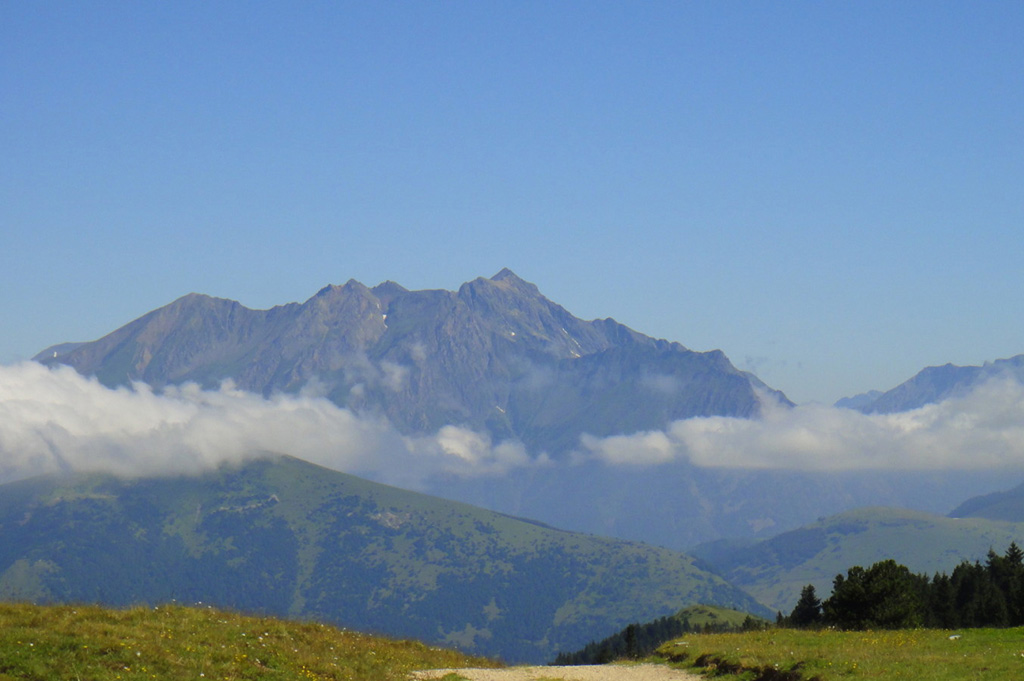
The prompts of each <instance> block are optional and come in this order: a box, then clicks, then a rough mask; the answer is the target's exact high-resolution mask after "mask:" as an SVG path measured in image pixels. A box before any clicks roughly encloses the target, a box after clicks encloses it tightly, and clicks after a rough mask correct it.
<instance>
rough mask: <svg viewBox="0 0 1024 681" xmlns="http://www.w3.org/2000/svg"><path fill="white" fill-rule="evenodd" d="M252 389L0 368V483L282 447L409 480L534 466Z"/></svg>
mask: <svg viewBox="0 0 1024 681" xmlns="http://www.w3.org/2000/svg"><path fill="white" fill-rule="evenodd" d="M322 393H323V390H322V387H319V386H317V385H315V384H313V385H311V386H310V387H309V389H308V390H306V391H303V392H302V393H300V394H298V395H275V396H272V397H270V398H264V397H262V396H260V395H257V394H254V393H251V392H247V391H243V390H238V389H237V388H235V387H234V385H233V384H231V383H230V382H226V383H224V384H223V385H222V386H221V387H220V389H219V390H202V389H200V388H199V387H198V386H196V385H195V384H186V385H183V386H178V387H169V388H166V389H165V390H163V391H161V392H159V393H156V392H154V391H153V390H152V389H150V388H149V387H148V386H146V385H145V384H141V383H137V384H134V385H132V386H131V387H130V388H125V387H122V388H116V389H111V388H107V387H105V386H103V385H102V384H100V383H99V382H98V381H96V380H95V379H87V378H84V377H82V376H81V375H79V374H78V373H77V372H75V371H74V370H73V369H71V368H69V367H57V368H53V369H48V368H46V367H44V366H42V365H40V364H37V363H34V362H23V363H20V364H16V365H11V366H0V480H10V479H15V478H22V477H27V476H29V475H34V474H38V473H44V472H51V471H57V470H74V471H105V472H112V473H115V474H119V475H124V476H146V475H166V474H192V473H198V472H201V471H203V470H208V469H210V468H213V467H216V466H218V465H220V464H222V463H237V462H241V461H244V460H246V459H249V458H253V457H259V456H267V455H270V454H274V453H285V454H289V455H292V456H296V457H298V458H301V459H305V460H307V461H311V462H313V463H318V464H321V465H324V466H328V467H331V468H334V469H337V470H343V471H347V472H352V473H356V474H360V475H366V476H368V477H373V478H375V479H380V480H383V481H386V482H391V483H393V484H402V485H405V486H408V487H420V486H423V485H424V484H425V482H426V481H427V480H428V479H429V478H430V477H431V476H437V475H439V474H440V475H455V476H476V475H499V474H502V473H504V472H506V471H507V470H508V469H509V468H511V467H519V466H529V465H534V463H535V461H534V460H531V459H530V457H529V456H527V454H526V452H525V450H524V449H523V448H522V446H521V445H517V444H514V443H497V444H494V443H492V442H491V440H490V439H489V438H488V437H487V436H486V435H481V434H478V433H474V432H472V431H469V430H467V429H464V428H457V427H454V426H448V427H446V428H443V429H441V431H439V432H438V433H436V434H434V435H431V436H426V435H425V436H418V437H409V436H405V435H402V434H401V433H399V432H398V431H396V430H395V429H394V428H393V427H392V426H391V425H390V424H389V423H388V422H387V421H385V420H383V419H379V418H371V417H364V416H360V415H357V414H355V413H353V412H352V411H350V410H347V409H343V408H340V407H338V406H337V405H335V404H333V403H332V402H330V401H328V400H327V399H325V398H323V397H322V396H321V395H322Z"/></svg>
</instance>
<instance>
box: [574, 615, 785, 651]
mask: <svg viewBox="0 0 1024 681" xmlns="http://www.w3.org/2000/svg"><path fill="white" fill-rule="evenodd" d="M765 626H768V622H767V621H766V620H763V619H758V618H754V617H751V616H750V614H748V613H745V612H740V611H738V610H730V609H729V608H719V607H715V606H713V605H691V606H688V607H686V608H683V609H682V610H680V611H679V612H677V613H676V614H674V615H670V616H668V617H660V618H658V619H656V620H654V621H652V622H644V623H643V624H639V623H637V624H630V625H629V626H628V627H626V628H625V629H623V630H622V631H620V632H618V633H616V634H613V635H611V636H609V637H607V638H605V639H603V640H601V641H595V642H591V643H589V644H587V645H586V646H584V647H583V648H581V649H580V650H577V651H576V652H572V653H561V654H559V655H558V657H557V658H555V664H558V665H580V664H605V663H608V662H612V661H615V660H622V659H637V658H639V657H645V656H647V655H650V654H651V653H653V652H654V651H655V650H656V649H657V648H658V646H660V645H662V644H663V643H665V642H666V641H668V640H670V639H672V638H675V637H676V636H681V635H683V634H685V633H688V632H694V631H740V630H742V629H745V628H761V627H765Z"/></svg>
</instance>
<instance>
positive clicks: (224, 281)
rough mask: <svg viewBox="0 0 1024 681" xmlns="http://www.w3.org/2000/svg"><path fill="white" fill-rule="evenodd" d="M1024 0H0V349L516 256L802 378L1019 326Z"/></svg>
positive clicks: (1022, 318) (432, 281)
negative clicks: (185, 303) (168, 311)
mask: <svg viewBox="0 0 1024 681" xmlns="http://www.w3.org/2000/svg"><path fill="white" fill-rule="evenodd" d="M1021 36H1024V3H1021V2H1019V1H1012V2H953V3H951V2H937V1H932V0H929V1H927V2H912V1H911V2H862V1H858V2H785V3H781V2H743V3H739V2H728V1H714V2H681V1H680V2H642V3H637V2H622V3H608V2H589V1H588V2H508V3H504V2H433V3H426V2H401V3H392V2H381V3H367V2H323V3H318V2H303V3H296V2H280V3H272V2H264V3H242V2H231V3H226V2H168V3H158V2H145V3H136V2H78V3H68V2H58V3H49V2H17V1H14V0H0V319H2V333H0V363H10V362H14V361H17V360H20V359H24V358H27V357H30V356H32V355H33V354H35V353H36V352H37V351H38V350H40V349H42V348H43V347H45V346H47V345H50V344H53V343H57V342H61V341H70V340H91V339H94V338H97V337H99V336H101V335H104V334H105V333H107V332H109V331H111V330H113V329H114V328H116V327H118V326H120V325H122V324H124V323H126V322H128V321H130V320H132V319H134V318H135V317H138V316H140V315H142V314H144V313H145V312H148V311H149V310H151V309H154V308H156V307H159V306H161V305H164V304H166V303H168V302H170V301H171V300H173V299H175V298H177V297H179V296H181V295H184V294H186V293H189V292H191V291H198V292H202V293H208V294H211V295H215V296H220V297H225V298H231V299H235V300H239V301H241V302H242V303H243V304H245V305H248V306H250V307H256V308H265V307H270V306H272V305H275V304H280V303H286V302H291V301H301V300H305V299H306V298H308V297H309V296H311V295H313V294H314V293H315V292H316V291H317V289H319V288H320V287H322V286H324V285H326V284H328V283H343V282H344V281H346V280H348V279H349V278H355V279H358V280H360V281H362V282H364V283H366V284H368V285H373V284H376V283H378V282H380V281H383V280H385V279H393V280H395V281H398V282H399V283H401V284H403V285H404V286H406V287H408V288H417V289H418V288H449V289H452V288H456V287H458V285H459V284H460V283H462V282H463V281H467V280H469V279H472V278H475V277H477V276H491V275H493V274H494V273H496V272H497V271H498V270H500V269H501V268H502V267H510V268H512V269H513V270H515V271H516V272H517V273H518V274H519V275H520V276H522V277H523V278H525V279H527V280H529V281H532V282H534V283H536V284H537V285H538V286H539V287H540V289H541V291H542V292H543V293H545V294H546V295H547V296H548V297H550V298H551V299H553V300H555V301H556V302H558V303H560V304H562V305H564V306H565V307H566V308H568V309H569V310H570V311H571V312H573V313H574V314H576V315H577V316H580V317H583V318H587V319H591V318H595V317H606V316H611V317H614V318H616V319H618V320H619V321H621V322H623V323H625V324H628V325H629V326H631V327H633V328H635V329H637V330H639V331H642V332H644V333H647V334H650V335H654V336H658V337H664V338H669V339H671V340H676V341H679V342H681V343H683V344H684V345H686V346H688V347H690V348H693V349H697V350H709V349H714V348H720V349H722V350H723V351H725V353H726V354H727V355H728V356H729V357H730V358H731V359H732V360H733V362H734V363H735V364H736V365H737V366H739V367H741V368H745V369H751V370H753V371H755V372H756V373H757V374H758V375H759V376H760V377H761V378H763V379H764V380H765V381H766V382H768V383H769V384H770V385H772V386H773V387H776V388H778V389H780V390H783V391H784V392H786V393H787V394H788V395H789V396H790V397H791V398H792V399H794V400H796V401H798V402H804V401H811V400H817V401H823V402H831V401H833V400H835V399H837V398H839V397H842V396H846V395H851V394H854V393H857V392H861V391H864V390H868V389H871V388H880V389H887V388H890V387H892V386H894V385H896V384H897V383H899V382H901V381H903V380H905V379H906V378H909V377H910V376H911V375H912V374H913V373H915V372H916V371H918V370H919V369H921V368H922V367H924V366H926V365H932V364H942V363H945V362H954V363H957V364H977V363H980V362H983V361H985V360H987V359H996V358H999V357H1007V356H1011V355H1015V354H1019V353H1024V267H1022V264H1024V257H1022V256H1024V245H1022V244H1024V240H1022V229H1021V228H1022V226H1024V40H1022V39H1021Z"/></svg>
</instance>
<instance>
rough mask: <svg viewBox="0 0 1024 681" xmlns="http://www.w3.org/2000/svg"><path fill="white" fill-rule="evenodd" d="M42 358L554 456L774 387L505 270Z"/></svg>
mask: <svg viewBox="0 0 1024 681" xmlns="http://www.w3.org/2000/svg"><path fill="white" fill-rule="evenodd" d="M54 355H56V356H54ZM36 360H37V361H40V362H43V363H47V364H52V363H63V364H68V365H71V366H73V367H74V368H75V369H77V370H78V371H79V372H80V373H82V374H85V375H95V376H97V377H98V378H99V379H100V380H101V381H102V382H103V383H104V384H106V385H121V384H126V383H129V382H131V381H144V382H146V383H148V384H150V385H152V386H154V387H157V388H159V387H161V386H164V385H168V384H177V383H183V382H186V381H194V382H197V383H199V384H201V385H203V386H205V387H215V386H216V385H218V384H219V383H220V382H221V381H223V380H225V379H231V380H233V381H234V382H235V384H236V385H237V386H238V387H240V388H242V389H245V390H250V391H254V392H257V393H262V394H264V395H267V394H270V393H273V392H275V391H282V392H295V391H298V390H300V389H302V388H303V387H304V386H306V385H307V384H310V383H311V382H313V383H315V385H316V386H317V387H318V389H320V390H323V391H324V392H325V394H326V395H327V396H328V397H329V398H330V399H331V400H332V401H334V402H335V403H337V404H339V405H341V406H345V407H349V408H351V409H354V410H356V411H358V412H360V413H370V414H381V415H384V416H386V417H387V418H388V419H389V421H390V422H391V423H393V424H395V425H396V426H397V427H398V428H399V429H401V430H403V431H404V432H406V433H424V432H433V431H436V430H437V429H438V428H441V427H443V426H445V425H457V426H467V427H470V428H473V429H475V430H478V431H481V432H487V433H489V434H490V435H491V436H492V437H493V438H494V439H495V440H496V441H500V440H504V439H515V440H520V441H522V442H523V443H525V444H526V445H527V446H528V447H529V448H530V449H531V450H532V451H535V452H540V451H548V452H549V453H552V454H555V455H558V454H560V453H562V452H564V451H565V450H567V449H569V448H571V447H573V446H575V445H576V444H577V443H578V440H579V436H580V435H581V434H582V433H584V432H586V433H590V434H592V435H597V436H604V435H612V434H620V433H632V432H636V431H639V430H645V429H651V428H658V427H664V426H665V425H666V424H668V423H670V422H671V421H672V420H675V419H682V418H688V417H692V416H711V415H726V416H744V417H745V416H752V415H755V414H756V413H757V412H758V398H757V395H756V394H755V387H757V388H759V389H762V388H763V384H761V383H760V381H757V379H756V378H753V377H751V376H750V375H748V374H746V373H744V372H741V371H739V370H737V369H736V368H735V367H733V366H732V364H730V362H729V361H728V359H726V357H725V356H724V355H723V354H722V353H721V352H719V351H712V352H694V351H691V350H688V349H686V348H685V347H683V346H682V345H679V344H678V343H670V342H668V341H664V340H656V339H653V338H650V337H647V336H644V335H643V334H640V333H637V332H635V331H633V330H631V329H629V328H628V327H625V326H623V325H621V324H619V323H617V322H615V321H614V320H611V319H604V320H595V321H583V320H580V319H578V318H576V317H574V316H573V315H571V314H570V313H569V312H567V311H566V310H565V309H564V308H562V307H560V306H559V305H556V304H555V303H552V302H551V301H550V300H548V299H547V298H545V297H544V296H543V295H541V294H540V292H539V291H538V290H537V287H536V286H534V285H533V284H530V283H528V282H525V281H523V280H522V279H520V278H519V277H517V276H516V275H515V274H513V273H512V272H510V271H509V270H502V271H501V272H499V273H498V274H497V275H495V276H494V277H493V278H491V279H483V278H479V279H475V280H474V281H471V282H468V283H466V284H463V285H462V286H461V287H460V288H459V290H458V291H443V290H432V291H408V290H406V289H404V288H402V287H401V286H399V285H398V284H395V283H393V282H385V283H383V284H380V285H379V286H376V287H374V288H367V287H366V286H364V285H362V284H360V283H359V282H356V281H349V282H348V283H346V284H345V285H344V286H328V287H325V288H324V289H322V290H320V291H319V292H318V293H317V294H316V295H315V296H313V297H312V298H310V299H309V300H307V301H306V302H305V303H302V304H297V303H292V304H289V305H283V306H279V307H275V308H272V309H269V310H251V309H248V308H246V307H244V306H242V305H240V304H239V303H237V302H233V301H229V300H223V299H218V298H210V297H208V296H203V295H198V294H190V295H187V296H185V297H183V298H180V299H178V300H176V301H174V302H173V303H171V304H169V305H167V306H165V307H162V308H160V309H158V310H155V311H153V312H150V313H149V314H147V315H144V316H143V317H140V318H139V319H137V320H135V321H133V322H131V323H129V324H127V325H126V326H124V327H122V328H120V329H118V330H116V331H114V332H113V333H111V334H109V335H107V336H104V337H103V338H101V339H99V340H96V341H93V342H89V343H80V344H62V345H60V346H53V347H51V348H48V349H47V350H44V351H43V352H41V353H40V354H39V355H38V356H37V357H36ZM775 396H776V398H777V399H780V400H781V401H783V402H785V403H788V401H787V400H786V399H785V397H784V396H783V395H781V393H777V392H776V393H775Z"/></svg>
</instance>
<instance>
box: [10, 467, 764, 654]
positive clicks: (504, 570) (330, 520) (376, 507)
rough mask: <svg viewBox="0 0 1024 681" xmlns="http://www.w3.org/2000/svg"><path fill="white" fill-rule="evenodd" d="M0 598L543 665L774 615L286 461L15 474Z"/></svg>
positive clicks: (602, 556)
mask: <svg viewBox="0 0 1024 681" xmlns="http://www.w3.org/2000/svg"><path fill="white" fill-rule="evenodd" d="M0 538H2V540H0V599H3V600H11V599H14V600H25V599H29V600H34V601H37V602H47V601H58V602H99V603H104V604H108V605H132V604H138V603H151V604H156V603H161V602H168V601H171V600H172V599H177V600H178V601H179V602H183V603H186V604H192V603H195V602H204V603H211V604H215V605H217V606H219V607H228V608H236V609H239V610H243V611H246V612H265V613H270V614H275V615H286V616H291V617H300V618H316V619H319V620H323V621H328V622H332V623H336V624H339V625H342V626H346V627H350V628H353V629H356V630H361V631H371V632H382V633H387V634H389V635H392V636H399V637H415V638H418V639H421V640H424V641H428V642H431V643H434V644H444V645H446V646H451V647H457V648H460V649H462V650H466V651H472V652H474V653H478V654H483V655H489V656H500V657H503V658H505V659H506V660H509V661H524V660H525V661H533V662H543V661H547V660H550V659H551V658H553V657H554V655H555V654H556V653H557V652H559V651H562V650H571V649H575V648H578V647H581V646H582V645H583V644H585V643H586V642H587V641H589V640H590V639H591V638H592V637H594V636H604V635H607V634H610V633H613V632H615V631H617V630H619V629H621V628H622V627H623V626H625V625H626V624H628V623H630V622H633V621H638V620H646V619H652V618H654V617H660V616H663V615H667V614H670V613H671V612H672V611H674V610H675V609H677V608H679V607H680V606H682V605H685V604H692V603H717V604H720V605H724V606H729V607H735V608H739V609H742V610H745V611H750V612H757V613H761V614H764V613H765V610H764V608H763V607H762V606H760V605H759V604H757V603H756V602H755V601H754V600H753V599H752V598H750V597H749V596H747V595H746V594H745V593H743V592H742V591H740V590H739V589H737V588H735V587H733V586H731V585H729V584H728V583H726V582H725V581H724V580H723V579H722V578H720V577H718V576H716V575H713V574H711V573H709V572H707V571H705V570H703V569H701V568H700V567H698V566H697V565H695V564H694V561H693V559H692V558H689V557H687V556H684V555H682V554H678V553H674V552H672V551H668V550H666V549H659V548H655V547H651V546H647V545H644V544H638V543H634V542H626V541H619V540H613V539H602V538H598V537H594V536H589V535H581V534H575V533H571V532H564V531H561V530H556V529H553V528H551V527H547V526H544V525H540V524H537V523H533V522H528V521H524V520H520V519H517V518H513V517H509V516H505V515H501V514H498V513H493V512H490V511H485V510H483V509H479V508H475V507H472V506H467V505H465V504H459V503H454V502H450V501H444V500H442V499H438V498H435V497H430V496H426V495H422V494H417V493H414V492H407V491H404V490H399V489H397V488H393V487H387V486H384V485H379V484H375V483H372V482H368V481H366V480H362V479H359V478H356V477H353V476H350V475H346V474H343V473H338V472H335V471H329V470H326V469H323V468H320V467H318V466H314V465H312V464H308V463H305V462H303V461H299V460H297V459H292V458H289V457H276V458H273V459H268V460H262V461H254V462H250V463H249V464H246V465H245V466H243V467H240V468H222V469H220V470H218V471H214V472H210V473H207V474H205V475H203V476H201V477H196V478H192V477H171V478H166V477H165V478H158V479H140V480H119V479H117V478H114V477H112V476H107V475H96V474H89V475H86V474H75V475H64V476H60V475H50V476H45V477H41V478H33V479H28V480H22V481H19V482H14V483H8V484H6V485H3V486H0Z"/></svg>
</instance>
